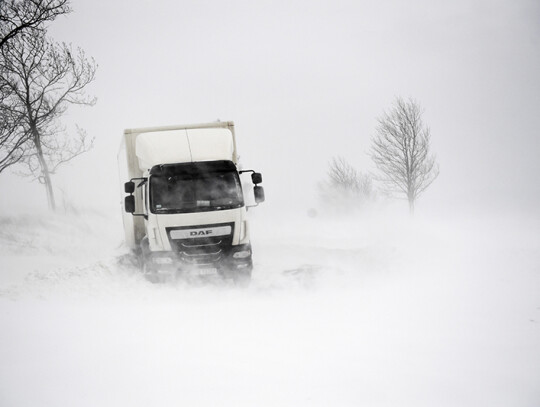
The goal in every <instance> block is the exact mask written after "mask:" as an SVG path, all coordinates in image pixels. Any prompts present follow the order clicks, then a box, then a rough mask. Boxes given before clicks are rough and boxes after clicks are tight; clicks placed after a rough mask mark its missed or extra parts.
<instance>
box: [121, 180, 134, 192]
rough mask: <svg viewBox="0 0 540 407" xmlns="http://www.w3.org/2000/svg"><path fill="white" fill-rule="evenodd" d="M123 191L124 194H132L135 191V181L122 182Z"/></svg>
mask: <svg viewBox="0 0 540 407" xmlns="http://www.w3.org/2000/svg"><path fill="white" fill-rule="evenodd" d="M124 192H125V193H126V194H132V193H133V192H135V183H134V182H133V181H129V182H126V183H125V184H124Z"/></svg>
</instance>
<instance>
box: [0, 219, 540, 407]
mask: <svg viewBox="0 0 540 407" xmlns="http://www.w3.org/2000/svg"><path fill="white" fill-rule="evenodd" d="M121 233H122V232H121V225H120V216H119V214H118V213H113V214H110V215H105V214H103V213H100V212H81V213H78V214H71V215H47V216H43V215H39V214H34V215H19V216H16V217H0V256H1V257H0V259H1V260H0V361H1V362H0V405H1V406H149V405H156V406H158V405H159V406H415V407H416V406H430V407H431V406H474V407H478V406H489V407H496V406H501V407H502V406H504V407H508V406H512V407H529V406H530V407H536V406H538V405H540V222H539V220H538V219H536V218H535V219H526V218H523V219H521V218H519V217H512V218H501V217H495V216H493V217H487V216H486V217H483V218H481V219H480V218H470V219H463V218H461V219H458V218H453V219H452V218H446V219H429V220H428V219H423V218H422V217H417V218H416V219H415V220H414V221H410V220H398V219H396V217H393V216H388V217H385V216H378V217H376V218H374V217H370V218H369V219H366V218H362V217H358V218H355V219H353V220H348V221H345V220H322V219H311V218H308V217H307V216H305V217H304V216H303V215H300V216H297V217H295V218H292V217H291V218H290V219H285V220H278V219H277V218H273V217H271V216H267V215H265V214H264V212H263V211H260V213H258V214H257V215H256V218H255V219H254V221H253V224H252V239H253V244H254V253H255V265H256V268H255V271H254V276H253V282H252V284H251V286H250V287H249V288H247V289H240V288H235V287H232V286H230V285H222V284H210V285H199V284H186V283H182V282H175V283H169V284H152V283H150V282H148V281H146V280H145V279H144V278H142V276H141V275H140V274H139V273H138V272H137V271H136V270H135V269H134V268H133V267H132V266H130V264H129V262H128V261H127V259H126V257H125V256H124V253H125V252H124V249H123V248H122V246H121V242H122V235H121Z"/></svg>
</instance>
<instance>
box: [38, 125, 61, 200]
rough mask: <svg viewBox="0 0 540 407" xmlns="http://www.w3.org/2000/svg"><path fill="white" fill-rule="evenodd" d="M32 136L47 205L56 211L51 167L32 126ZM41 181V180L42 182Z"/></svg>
mask: <svg viewBox="0 0 540 407" xmlns="http://www.w3.org/2000/svg"><path fill="white" fill-rule="evenodd" d="M32 135H33V136H34V140H33V141H34V145H35V146H36V153H37V157H38V161H39V166H40V168H41V175H42V176H43V181H42V182H43V185H44V186H45V191H46V192H47V203H48V204H49V209H50V210H51V211H56V201H55V199H54V190H53V187H52V180H51V173H50V171H49V166H48V165H47V161H46V160H45V157H44V156H43V149H42V148H41V141H40V139H39V132H38V130H37V128H35V126H32ZM40 181H41V180H40Z"/></svg>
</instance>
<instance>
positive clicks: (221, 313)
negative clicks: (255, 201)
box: [0, 0, 540, 407]
mask: <svg viewBox="0 0 540 407" xmlns="http://www.w3.org/2000/svg"><path fill="white" fill-rule="evenodd" d="M72 6H73V9H74V12H73V13H72V14H70V15H68V16H65V17H62V18H58V19H57V20H56V21H55V22H54V23H53V24H51V26H50V30H49V31H50V34H51V35H52V36H53V37H54V38H55V39H56V40H59V41H68V42H72V43H73V44H74V45H78V46H81V47H82V48H83V49H84V50H85V51H86V53H87V54H88V55H90V56H93V57H94V58H95V59H96V61H97V62H98V63H99V70H98V75H97V79H96V81H95V82H94V83H93V84H92V86H91V87H89V88H88V91H89V93H91V94H95V95H96V96H97V97H98V102H97V105H96V106H95V107H92V108H75V107H73V108H72V109H71V110H69V111H68V114H67V115H66V117H65V124H66V126H74V125H75V124H78V125H79V126H81V127H82V128H84V129H86V130H87V132H88V134H89V135H90V136H95V148H94V149H93V150H92V151H91V152H90V153H87V154H85V155H83V156H81V157H77V158H76V159H75V160H73V162H71V163H70V164H69V165H68V166H66V167H64V168H62V169H60V170H59V172H58V174H57V175H55V176H54V179H53V182H54V185H55V186H56V187H57V195H58V206H59V207H60V210H59V211H58V212H57V213H51V212H48V211H47V210H46V196H45V191H44V188H43V187H42V186H41V185H39V184H38V183H30V182H29V180H28V179H24V178H19V177H17V176H16V175H14V174H13V173H10V172H4V173H2V174H0V190H1V191H2V192H1V193H0V209H1V210H2V214H1V216H0V326H1V327H2V329H1V330H0V360H1V361H2V362H1V363H0V404H1V405H2V406H3V405H6V406H38V405H43V406H65V407H68V406H69V407H71V406H115V407H116V406H130V407H132V406H149V405H158V406H161V405H163V406H170V405H182V406H234V407H237V406H294V407H297V406H321V407H322V406H324V407H327V406H381V407H386V406H388V407H395V406H411V407H423V406H425V407H433V406H448V407H455V406H460V407H478V406H490V407H498V406H500V407H508V406H512V407H536V406H538V405H539V404H538V403H539V401H540V382H539V380H538V378H539V377H540V296H539V293H540V273H539V271H540V216H539V215H540V213H539V211H538V208H539V207H540V206H539V204H540V182H538V180H537V177H538V174H540V161H539V160H538V158H537V156H538V155H539V153H540V137H539V136H540V134H539V133H538V129H540V114H539V112H540V75H539V72H540V3H539V2H538V1H537V0H518V1H510V0H508V1H497V0H496V1H487V0H485V1H464V0H457V1H453V2H443V1H427V0H413V1H407V2H402V1H397V0H395V1H378V2H368V1H361V0H360V1H358V0H357V1H340V0H337V1H317V0H314V1H304V0H299V1H294V0H288V1H275V0H274V1H235V0H232V1H227V2H220V1H204V0H199V1H195V0H194V1H173V0H163V1H160V2H151V1H142V0H139V1H130V2H128V1H124V2H121V1H116V0H92V1H82V0H73V1H72ZM397 96H402V97H404V98H408V97H412V98H414V99H416V100H417V101H418V102H419V103H420V104H421V105H422V106H423V107H424V109H425V113H424V120H425V122H426V124H428V125H429V127H430V128H431V133H432V151H433V152H434V153H435V154H436V155H437V160H438V162H439V164H440V176H439V177H438V179H437V180H436V181H435V182H434V183H433V184H432V185H431V187H430V188H429V189H428V190H427V191H426V192H425V194H424V195H423V196H421V197H420V199H419V201H418V202H417V205H416V213H415V216H414V217H412V218H411V217H409V216H408V213H407V212H408V210H407V209H408V208H407V202H406V201H404V200H402V201H396V202H393V203H387V202H384V200H381V201H378V202H377V203H376V204H375V205H374V208H372V210H365V211H361V210H359V211H357V212H356V213H354V214H353V213H348V212H346V211H343V210H341V208H338V210H337V211H334V213H332V214H330V213H327V212H325V211H324V208H322V207H321V205H320V203H319V201H318V199H317V184H318V183H319V182H320V181H322V180H323V179H324V178H325V176H326V170H327V166H328V163H329V162H330V161H331V159H332V157H334V156H343V157H344V158H345V159H346V160H347V161H348V162H350V163H351V164H352V165H354V166H355V167H356V168H358V169H359V170H362V171H366V172H367V171H372V170H373V167H372V165H371V162H370V159H369V157H368V155H367V154H366V153H367V151H368V149H369V146H370V139H371V137H372V135H373V133H374V131H375V127H376V124H377V117H378V116H379V115H380V114H381V113H382V112H383V111H384V110H385V109H388V108H390V106H391V104H392V102H393V100H394V99H395V97H397ZM216 119H220V120H222V121H228V120H232V121H234V122H235V125H236V135H237V142H238V151H239V154H240V157H241V160H240V161H241V163H242V165H243V167H244V168H252V169H254V170H257V171H260V172H261V173H262V174H263V184H262V185H263V186H264V188H265V192H266V202H264V203H263V204H262V205H260V206H259V207H257V208H253V209H250V210H249V212H248V214H249V217H250V234H251V241H252V247H253V262H254V269H253V275H252V281H251V285H250V286H249V287H245V288H243V289H240V288H238V287H234V286H232V284H227V283H226V282H225V283H224V282H222V281H219V280H218V281H217V282H216V281H214V282H213V283H212V284H203V283H201V282H200V281H198V282H197V281H195V282H193V281H192V282H191V283H189V282H186V281H184V280H182V279H178V280H172V281H168V282H165V283H162V284H152V283H151V282H149V281H148V279H146V278H145V277H144V276H143V274H142V273H141V271H140V269H139V268H138V267H136V266H135V265H134V262H133V258H132V257H130V253H128V250H127V248H126V246H125V245H124V244H123V239H124V237H123V229H122V217H121V213H120V208H121V207H120V199H121V196H122V195H123V194H121V190H120V184H121V183H123V182H125V181H127V180H119V179H118V175H117V174H118V169H117V161H116V155H117V152H118V147H119V144H120V137H121V136H122V132H123V130H124V129H126V128H137V127H147V126H161V125H173V124H188V123H199V122H209V121H214V120H216ZM335 212H341V215H342V216H334V215H335ZM330 215H332V216H330Z"/></svg>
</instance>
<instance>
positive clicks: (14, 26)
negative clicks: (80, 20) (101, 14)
mask: <svg viewBox="0 0 540 407" xmlns="http://www.w3.org/2000/svg"><path fill="white" fill-rule="evenodd" d="M69 12H71V8H70V7H69V0H0V48H1V47H3V46H4V44H6V43H7V42H8V41H9V40H10V39H12V38H14V37H16V36H17V35H18V34H20V33H22V32H25V31H31V30H43V25H44V23H45V22H47V21H52V20H54V19H55V18H56V17H58V16H59V15H62V14H67V13H69Z"/></svg>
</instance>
